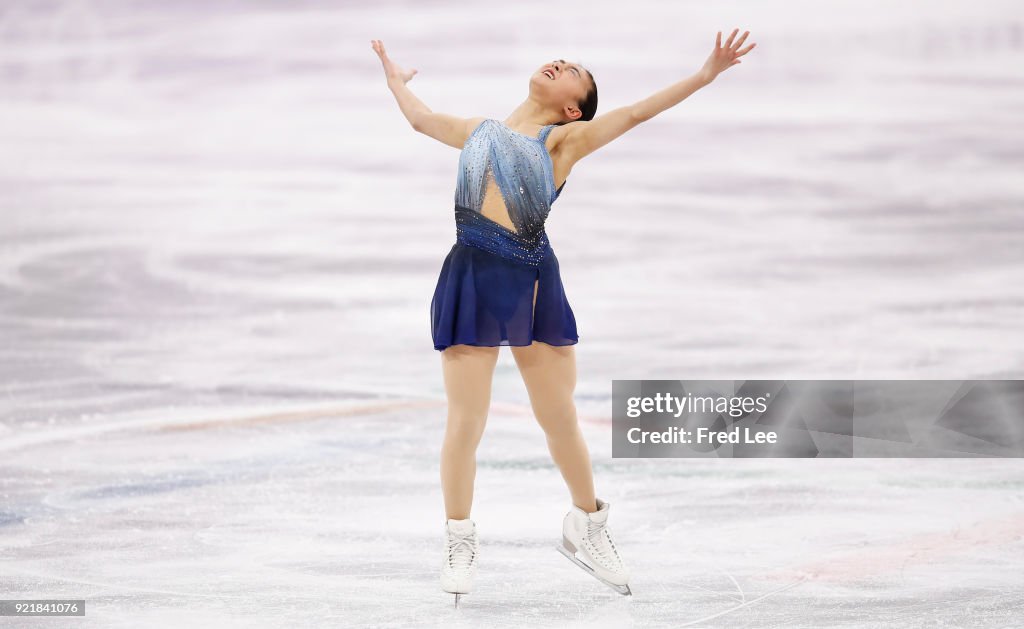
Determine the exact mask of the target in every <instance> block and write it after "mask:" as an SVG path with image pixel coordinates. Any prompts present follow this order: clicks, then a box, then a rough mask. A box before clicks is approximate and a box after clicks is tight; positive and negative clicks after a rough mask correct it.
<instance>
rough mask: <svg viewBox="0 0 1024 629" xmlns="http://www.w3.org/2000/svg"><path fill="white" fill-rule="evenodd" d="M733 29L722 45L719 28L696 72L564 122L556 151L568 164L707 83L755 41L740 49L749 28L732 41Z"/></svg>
mask: <svg viewBox="0 0 1024 629" xmlns="http://www.w3.org/2000/svg"><path fill="white" fill-rule="evenodd" d="M737 32H739V29H738V28H737V29H734V30H733V32H732V34H731V35H729V39H728V40H727V41H726V42H725V45H724V46H723V45H722V32H721V31H719V32H718V36H717V37H716V38H715V47H714V49H712V51H711V55H710V56H709V57H708V59H707V61H706V62H705V63H704V66H703V67H702V68H701V69H700V71H698V72H697V73H696V74H694V75H692V76H689V77H687V78H685V79H682V80H681V81H677V82H676V83H673V84H672V85H670V86H668V87H666V88H665V89H663V90H661V91H659V92H656V93H654V94H652V95H651V96H648V97H647V98H645V99H643V100H641V101H637V102H636V103H633V104H632V105H626V106H625V107H619V108H618V109H613V110H611V111H609V112H608V113H606V114H602V115H600V116H597V117H595V118H594V119H593V120H589V121H576V122H574V123H569V124H566V125H564V127H563V128H564V129H565V131H564V134H565V135H564V137H563V138H562V139H561V140H560V141H559V142H558V144H559V150H560V152H562V153H563V154H566V155H568V156H570V159H569V162H570V164H571V163H575V162H577V161H579V160H580V159H583V158H584V157H586V156H587V155H589V154H591V153H593V152H594V151H596V150H597V149H599V148H601V147H602V146H604V145H605V144H608V143H609V142H611V141H612V140H614V139H615V138H617V137H619V136H620V135H622V134H623V133H625V132H627V131H629V130H630V129H632V128H633V127H635V126H637V125H638V124H640V123H641V122H644V121H646V120H650V119H651V118H653V117H654V116H656V115H658V114H659V113H661V112H663V111H665V110H666V109H669V108H670V107H673V106H675V105H677V104H679V103H680V102H682V101H683V100H684V99H685V98H687V97H688V96H690V94H693V93H694V92H696V91H697V90H699V89H700V88H702V87H704V86H706V85H708V84H710V83H711V82H712V81H714V80H715V77H717V76H718V75H719V74H721V73H722V72H724V71H725V70H726V69H728V68H730V67H732V66H734V65H736V64H737V63H740V60H739V58H740V57H742V56H743V55H745V54H747V53H748V52H750V50H751V49H752V48H753V47H754V46H755V45H756V44H750V45H749V46H747V47H746V48H742V49H741V48H740V46H741V45H742V44H743V41H744V40H745V39H746V38H747V35H749V34H750V31H745V32H744V33H743V35H742V36H741V37H740V38H739V39H738V40H736V42H735V43H734V42H733V38H734V37H736V33H737Z"/></svg>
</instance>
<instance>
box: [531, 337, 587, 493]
mask: <svg viewBox="0 0 1024 629" xmlns="http://www.w3.org/2000/svg"><path fill="white" fill-rule="evenodd" d="M512 355H513V356H514V357H515V359H516V364H517V365H518V366H519V372H520V373H521V374H522V376H523V382H524V383H526V388H527V391H528V392H529V394H530V404H531V406H532V407H533V413H534V415H536V417H537V422H538V423H540V425H541V428H543V429H544V433H545V435H546V436H547V441H548V450H550V452H551V458H552V459H553V460H554V462H555V464H556V465H558V469H559V470H560V471H561V472H562V478H564V479H565V482H566V485H568V487H569V493H570V494H572V501H573V504H575V505H576V506H577V507H579V508H580V509H583V510H584V511H586V512H587V513H593V512H595V511H597V501H596V500H595V497H594V475H593V470H591V467H590V452H589V451H588V450H587V443H586V441H584V439H583V433H582V432H581V431H580V427H579V421H578V420H577V417H576V404H575V402H574V401H573V392H574V391H575V390H576V351H575V348H574V347H573V346H572V345H565V346H561V347H556V346H553V345H548V344H547V343H541V342H539V341H534V343H533V344H532V345H528V346H525V347H512Z"/></svg>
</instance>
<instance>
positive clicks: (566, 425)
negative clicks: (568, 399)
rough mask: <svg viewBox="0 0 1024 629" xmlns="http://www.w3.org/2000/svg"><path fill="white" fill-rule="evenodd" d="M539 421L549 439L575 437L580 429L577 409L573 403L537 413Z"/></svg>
mask: <svg viewBox="0 0 1024 629" xmlns="http://www.w3.org/2000/svg"><path fill="white" fill-rule="evenodd" d="M537 423H539V424H540V426H541V428H542V429H543V430H544V433H545V434H546V435H547V437H548V438H549V439H574V438H576V435H577V434H578V433H579V431H580V424H579V421H578V420H577V418H576V409H575V407H573V406H572V405H571V404H570V405H566V406H562V407H558V408H554V409H548V410H544V411H541V412H539V413H537Z"/></svg>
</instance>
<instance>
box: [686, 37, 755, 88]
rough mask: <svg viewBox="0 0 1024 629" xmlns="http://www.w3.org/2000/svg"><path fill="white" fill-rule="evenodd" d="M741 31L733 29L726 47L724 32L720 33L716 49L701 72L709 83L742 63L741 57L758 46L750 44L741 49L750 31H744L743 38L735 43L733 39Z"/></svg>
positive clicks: (716, 41) (716, 38) (716, 40)
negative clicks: (723, 39) (723, 38)
mask: <svg viewBox="0 0 1024 629" xmlns="http://www.w3.org/2000/svg"><path fill="white" fill-rule="evenodd" d="M739 30H740V29H738V28H736V29H733V31H732V34H731V35H729V39H728V40H726V42H725V46H722V31H718V36H717V37H715V47H714V49H712V51H711V55H710V56H709V57H708V60H707V61H705V62H704V67H703V68H701V70H700V75H701V76H702V77H704V80H706V81H707V82H708V83H710V82H711V81H714V80H715V77H717V76H718V75H719V74H721V73H722V72H724V71H725V70H727V69H729V68H731V67H732V66H734V65H736V64H737V63H741V62H740V59H739V58H740V57H742V56H743V55H745V54H747V53H748V52H750V51H751V50H752V49H753V48H754V46H756V45H757V44H750V45H749V46H747V47H746V48H743V49H740V45H741V44H743V40H745V39H746V38H747V35H749V34H750V31H743V36H742V37H740V38H739V39H738V40H737V41H736V43H733V41H732V39H733V37H736V33H738V32H739Z"/></svg>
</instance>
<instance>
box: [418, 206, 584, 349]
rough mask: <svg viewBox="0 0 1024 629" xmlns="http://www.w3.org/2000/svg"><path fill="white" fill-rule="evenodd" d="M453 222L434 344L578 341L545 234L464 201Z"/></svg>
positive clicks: (433, 312)
mask: <svg viewBox="0 0 1024 629" xmlns="http://www.w3.org/2000/svg"><path fill="white" fill-rule="evenodd" d="M456 226H457V233H456V242H455V244H454V245H452V248H451V251H449V252H448V256H447V257H446V258H445V259H444V263H443V264H442V265H441V273H440V275H439V277H438V279H437V287H436V288H435V289H434V297H433V299H432V300H431V303H430V327H431V334H432V336H433V339H434V349H436V350H439V351H443V350H444V349H446V348H447V347H449V346H451V345H460V344H465V345H478V346H490V347H493V346H498V345H515V346H522V345H530V344H531V343H533V342H534V341H541V342H543V343H547V344H548V345H572V344H574V343H576V342H578V341H579V335H578V334H577V333H576V318H575V316H574V315H573V312H572V308H571V307H570V306H569V301H568V299H567V298H566V295H565V289H564V287H563V286H562V278H561V275H560V273H559V267H558V258H557V257H556V256H555V252H554V250H553V249H552V248H551V246H550V244H549V243H548V241H547V236H546V234H543V233H541V235H540V238H534V239H532V240H530V241H526V240H524V239H523V238H522V237H520V236H519V235H518V234H516V233H515V232H513V231H511V230H509V229H508V228H506V227H505V226H504V225H501V224H499V223H496V222H494V221H492V220H490V219H488V218H487V217H485V216H483V215H482V214H480V213H479V212H475V211H472V210H468V209H465V208H460V207H456ZM535 282H536V283H537V288H536V290H537V304H536V307H534V304H533V295H534V284H535Z"/></svg>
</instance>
